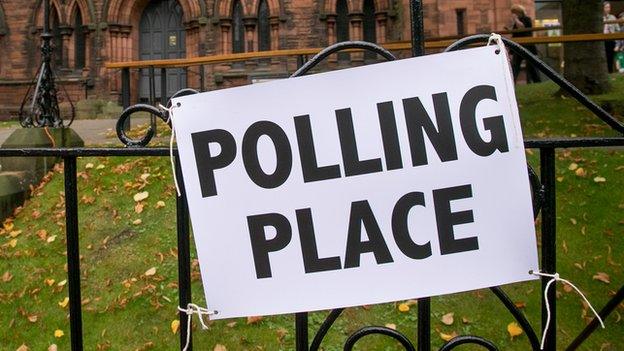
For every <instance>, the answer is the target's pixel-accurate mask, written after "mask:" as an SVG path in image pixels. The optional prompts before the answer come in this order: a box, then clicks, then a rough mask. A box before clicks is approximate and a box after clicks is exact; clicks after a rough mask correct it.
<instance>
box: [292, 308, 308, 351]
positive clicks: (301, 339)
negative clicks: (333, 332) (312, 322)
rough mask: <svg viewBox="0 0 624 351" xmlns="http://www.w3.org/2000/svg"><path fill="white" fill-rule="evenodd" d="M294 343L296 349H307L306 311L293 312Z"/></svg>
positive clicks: (302, 350) (305, 350)
mask: <svg viewBox="0 0 624 351" xmlns="http://www.w3.org/2000/svg"><path fill="white" fill-rule="evenodd" d="M295 343H296V345H295V347H296V350H297V351H308V312H300V313H296V314H295Z"/></svg>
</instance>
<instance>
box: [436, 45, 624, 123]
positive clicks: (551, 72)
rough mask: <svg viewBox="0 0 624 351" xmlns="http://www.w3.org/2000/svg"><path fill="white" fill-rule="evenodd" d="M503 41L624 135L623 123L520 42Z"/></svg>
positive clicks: (453, 46)
mask: <svg viewBox="0 0 624 351" xmlns="http://www.w3.org/2000/svg"><path fill="white" fill-rule="evenodd" d="M489 38H490V36H489V35H487V34H480V35H474V36H471V37H467V38H464V39H461V40H458V41H456V42H455V43H453V44H452V45H450V46H449V47H448V48H446V49H445V50H444V51H445V52H450V51H455V50H458V49H461V48H465V47H467V46H469V45H471V44H476V43H482V42H483V43H484V42H487V41H488V40H489ZM502 40H503V42H505V45H506V46H507V47H508V48H509V49H510V51H511V52H513V53H514V55H520V56H521V57H522V58H524V59H526V60H527V62H528V63H530V64H531V65H533V66H534V67H535V68H537V69H538V70H539V71H541V72H542V73H543V74H544V75H546V76H547V77H548V78H550V79H551V80H552V81H553V82H554V83H555V84H557V85H558V86H559V87H560V88H561V89H563V90H565V91H566V92H567V93H568V94H570V95H571V96H572V97H573V98H574V99H575V100H576V101H578V102H579V103H581V105H583V106H585V107H586V108H587V109H588V110H590V111H591V112H592V113H593V114H594V115H595V116H597V117H598V118H600V119H601V120H602V121H603V122H605V123H606V124H607V125H609V126H610V127H611V128H612V129H613V130H615V131H617V132H619V133H620V134H624V124H623V123H622V122H620V121H618V120H617V119H615V118H614V117H613V116H611V115H610V114H609V113H608V112H607V111H605V110H604V109H603V108H602V107H600V106H598V105H597V104H596V103H595V102H593V101H592V100H591V99H590V98H589V97H588V96H587V95H585V94H584V93H583V92H581V91H580V90H579V89H578V88H577V87H576V86H574V85H573V84H572V83H570V82H569V81H568V80H567V79H565V78H564V77H563V76H562V75H560V74H559V73H558V72H557V71H555V70H554V69H553V68H552V67H550V66H548V65H547V64H546V63H544V61H542V60H541V59H540V58H539V57H537V56H536V55H534V54H533V53H531V52H530V51H529V50H527V49H526V48H525V47H524V46H522V45H520V44H519V42H520V41H518V42H515V41H513V40H510V39H507V38H502Z"/></svg>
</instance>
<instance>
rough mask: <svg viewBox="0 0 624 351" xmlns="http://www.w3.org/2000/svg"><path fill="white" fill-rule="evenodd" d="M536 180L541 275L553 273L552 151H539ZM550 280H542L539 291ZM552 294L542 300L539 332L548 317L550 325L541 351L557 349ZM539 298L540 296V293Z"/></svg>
mask: <svg viewBox="0 0 624 351" xmlns="http://www.w3.org/2000/svg"><path fill="white" fill-rule="evenodd" d="M540 171H541V175H540V178H541V179H542V184H543V185H544V204H543V206H542V226H541V229H542V262H541V270H542V272H544V273H549V274H555V273H556V272H557V245H556V244H557V199H556V189H555V184H556V181H555V177H556V172H555V149H554V148H552V147H543V148H540ZM549 280H550V278H548V277H542V291H543V290H544V288H545V287H546V284H547V283H548V281H549ZM556 290H557V289H550V290H549V291H548V293H547V295H546V296H545V297H544V296H542V298H545V299H547V300H548V304H549V305H550V308H549V310H550V312H549V311H548V309H547V308H546V304H545V303H542V328H543V327H544V326H545V325H546V319H547V316H548V314H549V313H550V324H549V325H548V330H547V334H546V341H545V343H544V350H547V351H548V350H553V351H554V350H556V347H557V299H556ZM542 294H544V293H543V292H542Z"/></svg>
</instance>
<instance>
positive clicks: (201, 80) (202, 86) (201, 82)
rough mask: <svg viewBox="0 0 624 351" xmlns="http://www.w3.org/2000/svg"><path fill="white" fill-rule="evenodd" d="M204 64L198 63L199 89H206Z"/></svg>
mask: <svg viewBox="0 0 624 351" xmlns="http://www.w3.org/2000/svg"><path fill="white" fill-rule="evenodd" d="M204 74H205V72H204V65H199V91H200V92H203V91H206V81H205V78H204Z"/></svg>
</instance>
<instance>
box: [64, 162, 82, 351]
mask: <svg viewBox="0 0 624 351" xmlns="http://www.w3.org/2000/svg"><path fill="white" fill-rule="evenodd" d="M63 161H64V162H63V170H64V176H65V225H66V227H65V232H66V235H67V282H68V285H69V324H70V334H71V349H72V351H81V350H82V299H81V297H80V246H79V236H78V181H77V177H76V157H75V156H68V157H65V158H63Z"/></svg>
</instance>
